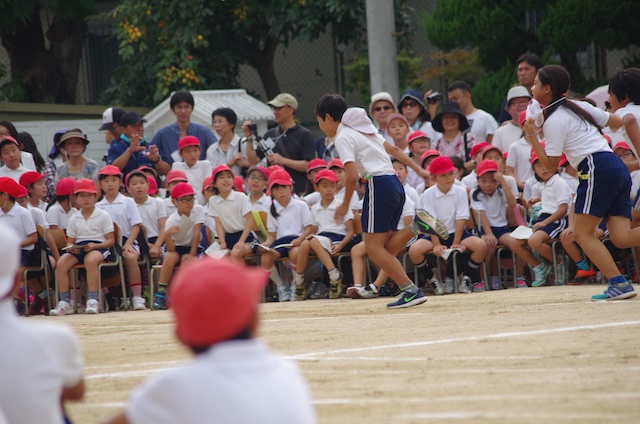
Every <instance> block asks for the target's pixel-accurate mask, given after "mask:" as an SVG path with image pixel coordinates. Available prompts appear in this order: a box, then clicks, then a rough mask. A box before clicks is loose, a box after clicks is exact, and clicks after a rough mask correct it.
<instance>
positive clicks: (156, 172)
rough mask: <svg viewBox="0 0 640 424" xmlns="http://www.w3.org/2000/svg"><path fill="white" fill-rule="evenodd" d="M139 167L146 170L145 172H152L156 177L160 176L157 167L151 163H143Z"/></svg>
mask: <svg viewBox="0 0 640 424" xmlns="http://www.w3.org/2000/svg"><path fill="white" fill-rule="evenodd" d="M138 169H140V170H142V171H144V172H147V171H149V172H151V173H152V174H153V176H154V177H156V178H158V171H156V170H155V169H153V167H152V166H149V165H142V166H140V167H139V168H138Z"/></svg>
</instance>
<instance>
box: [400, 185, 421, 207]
mask: <svg viewBox="0 0 640 424" xmlns="http://www.w3.org/2000/svg"><path fill="white" fill-rule="evenodd" d="M402 187H403V188H404V194H405V198H409V199H411V201H412V202H413V204H414V205H415V204H417V203H418V199H419V197H420V196H418V192H417V191H416V189H415V188H413V187H411V186H410V185H409V183H407V182H405V183H404V185H403V186H402Z"/></svg>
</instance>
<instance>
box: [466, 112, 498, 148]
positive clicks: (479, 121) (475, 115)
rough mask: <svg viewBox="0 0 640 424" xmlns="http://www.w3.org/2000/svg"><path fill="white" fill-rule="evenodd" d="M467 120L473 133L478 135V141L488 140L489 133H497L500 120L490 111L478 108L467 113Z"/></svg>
mask: <svg viewBox="0 0 640 424" xmlns="http://www.w3.org/2000/svg"><path fill="white" fill-rule="evenodd" d="M467 121H469V125H470V126H471V130H470V132H471V134H473V135H475V136H476V140H478V141H477V142H478V143H479V142H481V141H487V136H488V135H489V134H495V133H496V130H497V129H498V122H497V121H496V119H495V118H494V117H493V116H491V115H490V114H489V113H487V112H485V111H484V110H482V109H476V110H474V111H473V112H471V113H470V114H468V115H467Z"/></svg>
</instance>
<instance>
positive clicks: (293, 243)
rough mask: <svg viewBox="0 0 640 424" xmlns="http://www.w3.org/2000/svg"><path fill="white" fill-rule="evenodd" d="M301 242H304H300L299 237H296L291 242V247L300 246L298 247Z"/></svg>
mask: <svg viewBox="0 0 640 424" xmlns="http://www.w3.org/2000/svg"><path fill="white" fill-rule="evenodd" d="M303 240H304V239H302V240H300V237H298V238H297V239H293V240H292V241H291V245H292V246H293V247H296V246H300V245H301V244H302V242H303Z"/></svg>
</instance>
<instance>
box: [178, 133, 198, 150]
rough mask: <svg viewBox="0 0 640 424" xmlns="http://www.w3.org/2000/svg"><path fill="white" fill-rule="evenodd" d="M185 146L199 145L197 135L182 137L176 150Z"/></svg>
mask: <svg viewBox="0 0 640 424" xmlns="http://www.w3.org/2000/svg"><path fill="white" fill-rule="evenodd" d="M187 146H198V147H200V140H198V138H197V137H194V136H192V135H188V136H186V137H182V138H181V139H180V141H178V151H180V150H182V149H184V148H185V147H187Z"/></svg>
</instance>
